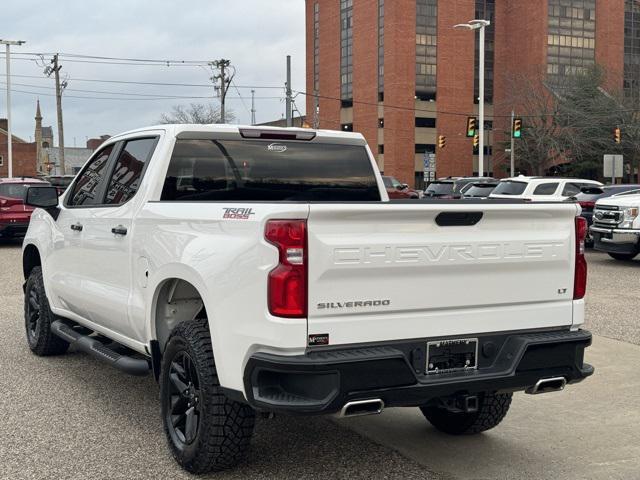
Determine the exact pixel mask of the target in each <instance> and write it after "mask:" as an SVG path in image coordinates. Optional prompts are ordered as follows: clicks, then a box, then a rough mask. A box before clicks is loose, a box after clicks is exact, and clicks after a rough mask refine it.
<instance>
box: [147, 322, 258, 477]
mask: <svg viewBox="0 0 640 480" xmlns="http://www.w3.org/2000/svg"><path fill="white" fill-rule="evenodd" d="M185 358H188V359H189V361H190V362H191V364H190V367H189V370H190V371H191V372H192V373H193V372H195V375H192V376H191V378H192V380H193V383H192V382H191V380H189V385H193V386H192V387H191V388H190V390H191V395H192V397H191V400H188V401H189V402H193V403H189V405H192V404H193V405H194V406H195V405H196V404H197V406H198V409H199V410H198V412H199V413H198V414H197V418H198V421H197V422H198V423H197V428H196V430H195V431H196V433H195V435H194V434H192V435H191V436H192V437H193V438H192V440H191V441H190V442H189V441H187V440H188V438H187V427H186V420H184V422H185V427H184V429H183V430H184V431H183V432H179V431H177V430H176V428H174V427H173V426H172V425H170V423H172V419H174V420H177V418H178V417H179V416H180V415H172V411H173V412H174V413H175V412H176V410H175V407H176V406H177V405H178V402H177V401H176V399H178V401H183V400H182V399H181V397H179V396H178V395H177V394H176V392H177V391H179V389H177V388H176V386H177V385H176V381H175V374H176V372H177V370H176V368H177V367H176V365H178V364H179V363H180V362H181V361H182V360H184V359H185ZM176 362H177V363H176ZM172 375H173V376H174V379H173V380H172ZM182 378H183V379H184V378H186V377H182ZM194 392H195V397H194V396H193V395H194ZM172 396H173V398H174V404H173V406H172ZM185 398H189V397H188V395H187V396H186V397H185ZM160 400H161V406H162V408H161V410H162V422H163V425H164V431H165V435H166V437H167V441H168V443H169V448H170V450H171V453H172V454H173V456H174V458H175V459H176V461H177V462H178V463H179V464H180V466H182V467H183V468H184V469H185V470H187V471H189V472H192V473H205V472H210V471H220V470H225V469H228V468H231V467H233V466H235V465H237V464H238V463H239V462H241V461H242V460H243V459H244V457H245V455H246V453H247V450H248V448H249V442H250V440H251V436H252V435H253V427H254V423H255V412H254V411H253V409H252V408H251V407H249V406H248V405H246V404H243V403H239V402H236V401H233V400H230V399H229V398H227V397H226V396H225V395H224V393H223V391H222V389H221V387H220V382H219V381H218V375H217V371H216V366H215V363H214V359H213V349H212V347H211V338H210V336H209V325H208V324H207V320H206V319H196V320H191V321H187V322H183V323H181V324H180V325H178V326H177V327H176V328H175V329H174V331H173V332H172V334H171V336H170V338H169V341H168V343H167V347H166V349H165V352H164V355H163V358H162V366H161V373H160ZM184 401H187V400H184ZM183 408H184V405H183ZM191 415H192V416H193V415H194V413H193V412H192V413H191ZM177 424H178V425H179V423H178V422H177ZM177 428H179V427H177ZM192 432H193V431H192ZM180 435H182V437H183V438H184V440H182V439H181V438H180Z"/></svg>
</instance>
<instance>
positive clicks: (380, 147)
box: [378, 145, 384, 155]
mask: <svg viewBox="0 0 640 480" xmlns="http://www.w3.org/2000/svg"><path fill="white" fill-rule="evenodd" d="M378 153H379V154H381V155H384V145H378Z"/></svg>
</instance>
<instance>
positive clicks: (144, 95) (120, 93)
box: [0, 82, 284, 100]
mask: <svg viewBox="0 0 640 480" xmlns="http://www.w3.org/2000/svg"><path fill="white" fill-rule="evenodd" d="M4 84H5V83H4V82H0V85H4ZM11 85H17V86H20V87H30V88H39V89H46V90H55V87H49V86H44V85H34V84H32V83H15V82H11ZM65 92H79V93H101V94H108V95H123V96H132V97H154V98H165V97H166V98H211V99H213V98H215V97H213V96H211V97H206V96H198V97H195V96H190V95H184V96H183V95H173V94H160V93H158V94H153V93H135V92H114V91H112V90H111V91H110V90H85V89H82V88H65ZM238 95H239V96H238V97H230V98H234V99H242V100H245V99H247V100H248V99H249V98H250V97H243V96H242V94H241V93H240V91H238ZM66 96H67V95H65V97H66ZM87 98H90V97H87ZM256 98H258V99H261V100H274V99H282V98H284V97H275V96H271V97H256Z"/></svg>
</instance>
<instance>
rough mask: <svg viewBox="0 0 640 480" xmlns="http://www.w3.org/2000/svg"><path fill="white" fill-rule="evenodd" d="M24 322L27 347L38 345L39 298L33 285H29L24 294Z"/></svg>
mask: <svg viewBox="0 0 640 480" xmlns="http://www.w3.org/2000/svg"><path fill="white" fill-rule="evenodd" d="M25 295H26V300H27V301H26V302H25V321H26V325H25V326H26V329H27V341H28V342H29V345H35V344H37V343H38V325H39V323H40V297H39V295H38V290H37V289H36V288H35V285H33V284H31V285H30V288H29V290H27V292H26V293H25Z"/></svg>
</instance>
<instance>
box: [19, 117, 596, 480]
mask: <svg viewBox="0 0 640 480" xmlns="http://www.w3.org/2000/svg"><path fill="white" fill-rule="evenodd" d="M27 202H28V203H29V204H31V205H33V206H37V207H40V208H39V209H37V210H36V211H35V213H34V214H33V217H32V220H31V224H30V226H29V230H28V232H27V235H26V238H25V241H24V250H23V264H24V276H25V280H26V282H25V326H26V334H27V340H28V344H29V347H30V348H31V350H32V351H33V352H34V353H35V354H36V355H53V354H61V353H64V352H65V351H66V350H67V348H68V347H69V345H72V346H74V348H76V349H80V350H82V351H84V352H86V353H89V354H91V355H93V356H95V357H97V358H99V359H101V360H104V361H106V362H108V363H110V364H112V365H113V366H115V367H117V368H119V369H121V370H123V371H126V372H129V373H132V374H140V375H143V374H147V373H149V372H153V374H155V376H156V379H158V381H159V384H160V397H161V410H162V420H163V422H164V428H165V432H166V436H167V439H168V443H169V446H170V449H171V451H172V453H173V455H174V456H175V458H176V460H177V461H178V462H179V463H180V464H181V465H182V466H183V467H184V468H185V469H187V470H189V471H192V472H204V471H209V470H220V469H224V468H228V467H231V466H232V465H234V464H236V463H237V462H238V461H240V460H241V459H242V457H243V454H244V453H245V452H246V450H247V447H248V444H249V440H250V437H251V435H252V431H253V427H254V418H255V414H256V412H261V413H264V414H266V415H270V414H271V413H274V412H283V413H296V414H304V415H313V414H338V415H341V416H351V415H362V414H372V413H380V412H381V411H382V410H383V408H385V407H420V409H421V410H422V412H423V413H424V415H425V417H426V418H427V419H428V420H429V421H430V422H431V423H432V424H433V425H434V426H435V427H436V428H438V429H440V430H442V431H444V432H447V433H450V434H471V433H478V432H481V431H484V430H487V429H489V428H492V427H494V426H496V425H497V424H498V423H499V422H500V421H501V420H502V418H503V417H504V415H505V414H506V413H507V410H508V408H509V405H510V403H511V397H512V392H514V391H519V390H525V391H527V392H528V393H544V392H549V391H557V390H561V389H563V388H564V386H565V385H566V384H568V383H574V382H578V381H580V380H583V379H584V378H585V377H587V376H589V375H591V374H592V373H593V367H592V366H591V365H588V364H586V363H584V362H583V354H584V349H585V347H587V346H589V345H590V343H591V334H590V333H589V332H587V331H585V330H582V329H581V325H582V323H583V320H584V300H583V296H584V294H585V288H586V275H587V271H586V262H585V258H584V255H583V240H584V236H585V233H586V226H585V223H584V219H582V218H581V217H578V216H577V214H578V213H579V208H578V207H577V206H576V205H574V204H568V203H535V204H531V203H525V202H522V201H518V200H492V201H486V200H460V201H455V202H453V201H443V200H433V199H432V200H406V201H397V202H390V201H389V200H388V197H387V193H386V191H385V188H384V184H383V182H382V178H381V176H380V173H379V171H378V169H377V167H376V164H375V161H374V159H373V156H372V154H371V152H370V151H369V149H368V148H367V146H366V142H365V140H364V138H363V137H362V136H361V135H359V134H352V133H341V132H329V131H313V130H305V129H276V128H266V129H265V128H260V127H235V126H233V127H232V126H212V125H209V126H196V125H181V126H178V125H164V126H161V127H151V128H146V129H142V130H136V131H132V132H128V133H125V134H122V135H118V136H116V137H113V138H111V139H109V140H108V141H107V142H106V143H105V144H104V145H102V146H101V147H100V148H99V149H98V150H97V151H96V152H95V154H94V155H93V156H92V157H91V159H89V161H88V162H87V164H86V165H85V166H84V167H83V169H82V170H81V171H80V173H79V174H78V175H77V177H76V179H75V180H74V182H73V183H72V184H71V186H70V187H69V188H68V189H67V190H66V192H65V194H64V195H63V196H62V197H61V198H60V199H58V197H57V194H56V190H55V188H50V187H42V188H31V189H29V191H28V193H27Z"/></svg>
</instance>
